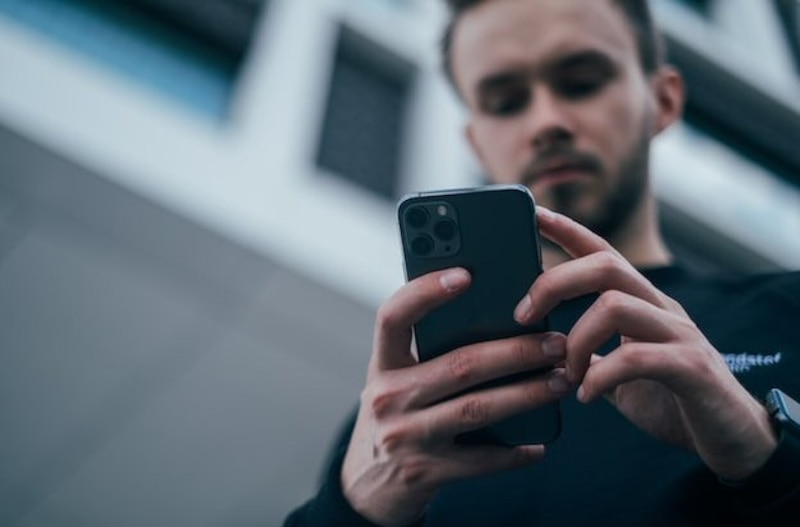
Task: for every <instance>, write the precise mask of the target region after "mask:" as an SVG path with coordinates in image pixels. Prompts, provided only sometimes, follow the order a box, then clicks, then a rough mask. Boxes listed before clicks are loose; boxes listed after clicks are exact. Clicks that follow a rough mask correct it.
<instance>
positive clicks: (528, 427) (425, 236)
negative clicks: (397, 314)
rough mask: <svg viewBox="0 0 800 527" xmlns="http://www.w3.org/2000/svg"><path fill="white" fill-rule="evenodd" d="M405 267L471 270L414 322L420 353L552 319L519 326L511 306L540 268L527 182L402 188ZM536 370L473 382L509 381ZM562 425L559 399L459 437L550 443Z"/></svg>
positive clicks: (540, 328) (539, 328) (410, 270)
mask: <svg viewBox="0 0 800 527" xmlns="http://www.w3.org/2000/svg"><path fill="white" fill-rule="evenodd" d="M397 218H398V223H399V228H400V238H401V242H402V247H403V255H404V265H405V274H406V279H407V280H412V279H414V278H416V277H418V276H421V275H423V274H427V273H430V272H432V271H438V270H441V269H447V268H450V267H463V268H465V269H467V270H468V271H469V272H470V273H471V275H472V282H471V285H470V287H469V288H468V289H467V290H466V291H464V292H463V293H461V294H460V295H459V296H457V297H456V298H455V299H453V300H452V301H450V302H448V303H446V304H444V305H442V306H440V307H438V308H436V309H434V310H433V311H431V312H430V313H429V314H428V315H426V316H425V317H424V318H423V319H422V320H420V321H419V322H418V323H417V324H416V325H415V326H414V328H413V329H414V341H415V345H416V348H417V353H418V355H419V360H420V361H426V360H430V359H432V358H434V357H438V356H440V355H442V354H444V353H447V352H449V351H452V350H454V349H456V348H459V347H461V346H465V345H467V344H473V343H476V342H483V341H489V340H497V339H503V338H507V337H513V336H517V335H523V334H526V333H540V332H544V331H547V329H548V323H547V320H546V319H545V320H542V321H540V322H538V323H536V324H534V325H531V326H521V325H520V324H518V323H517V322H516V321H515V320H514V308H515V307H516V305H517V303H518V302H519V301H520V299H522V297H523V296H524V295H525V293H526V292H527V291H528V289H529V288H530V286H531V284H533V282H534V280H536V277H537V276H539V274H540V273H541V272H542V263H541V248H540V244H539V235H538V229H537V226H536V215H535V203H534V198H533V195H532V194H531V192H530V191H529V190H528V189H527V188H526V187H524V186H522V185H486V186H481V187H476V188H466V189H456V190H447V191H433V192H421V193H415V194H409V195H406V196H404V197H403V198H402V199H401V200H400V202H399V203H398V206H397ZM541 373H544V372H543V371H532V372H526V373H524V374H517V375H513V376H509V377H504V378H501V379H497V380H495V381H492V382H490V383H487V384H484V385H480V386H477V387H475V388H473V389H484V388H486V387H488V386H492V385H497V384H498V383H503V382H512V381H514V380H518V379H521V378H524V377H526V376H530V375H537V374H541ZM560 431H561V412H560V407H559V403H558V402H557V401H556V402H552V403H549V404H547V405H545V406H542V407H540V408H537V409H535V410H532V411H529V412H525V413H522V414H518V415H516V416H512V417H510V418H508V419H506V420H504V421H502V422H499V423H496V424H494V425H492V426H490V427H487V428H485V429H481V430H476V431H473V432H469V433H467V434H464V435H462V436H460V437H459V438H457V440H458V442H460V443H470V444H476V443H480V444H486V443H490V444H500V445H507V446H512V445H521V444H538V443H549V442H551V441H553V440H554V439H556V438H557V437H558V435H559V433H560Z"/></svg>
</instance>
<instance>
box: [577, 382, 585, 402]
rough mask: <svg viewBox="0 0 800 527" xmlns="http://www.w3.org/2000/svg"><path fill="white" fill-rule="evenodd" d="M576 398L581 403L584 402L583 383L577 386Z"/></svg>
mask: <svg viewBox="0 0 800 527" xmlns="http://www.w3.org/2000/svg"><path fill="white" fill-rule="evenodd" d="M577 397H578V400H579V401H580V402H582V403H585V402H586V390H585V389H584V387H583V385H582V384H581V385H580V386H578V393H577Z"/></svg>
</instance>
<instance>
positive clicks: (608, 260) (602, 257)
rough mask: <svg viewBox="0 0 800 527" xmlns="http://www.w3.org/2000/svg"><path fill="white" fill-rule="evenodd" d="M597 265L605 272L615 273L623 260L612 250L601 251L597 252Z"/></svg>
mask: <svg viewBox="0 0 800 527" xmlns="http://www.w3.org/2000/svg"><path fill="white" fill-rule="evenodd" d="M595 258H596V260H597V262H596V265H597V266H598V267H599V268H600V269H601V270H602V271H604V272H607V273H609V272H610V273H613V272H616V271H618V270H619V269H620V266H621V264H622V260H621V259H620V257H619V256H618V255H617V254H616V253H613V252H611V251H601V252H598V253H596V256H595Z"/></svg>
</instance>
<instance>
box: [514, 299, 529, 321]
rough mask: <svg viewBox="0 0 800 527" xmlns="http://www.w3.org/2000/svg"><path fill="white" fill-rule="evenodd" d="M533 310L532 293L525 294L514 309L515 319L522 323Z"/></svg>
mask: <svg viewBox="0 0 800 527" xmlns="http://www.w3.org/2000/svg"><path fill="white" fill-rule="evenodd" d="M531 311H533V302H531V295H525V296H524V297H522V300H520V301H519V304H517V307H516V308H515V309H514V319H515V320H516V321H517V322H519V323H520V324H522V323H524V322H526V321H527V320H528V317H530V314H531Z"/></svg>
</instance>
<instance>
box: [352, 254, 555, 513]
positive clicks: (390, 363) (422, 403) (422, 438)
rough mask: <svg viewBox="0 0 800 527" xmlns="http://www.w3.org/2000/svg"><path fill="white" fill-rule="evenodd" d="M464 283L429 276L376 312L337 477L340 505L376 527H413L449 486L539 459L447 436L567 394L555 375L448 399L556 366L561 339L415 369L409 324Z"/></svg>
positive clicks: (488, 348)
mask: <svg viewBox="0 0 800 527" xmlns="http://www.w3.org/2000/svg"><path fill="white" fill-rule="evenodd" d="M469 283H470V276H469V273H468V272H467V271H466V270H464V269H460V268H457V269H449V270H445V271H439V272H435V273H431V274H428V275H425V276H422V277H420V278H417V279H415V280H413V281H410V282H409V283H407V284H406V285H404V286H403V287H402V288H400V289H399V290H398V291H397V292H396V293H395V294H394V295H393V296H392V297H391V298H390V299H389V300H388V301H387V302H386V303H385V304H384V305H383V306H381V308H380V310H379V311H378V316H377V320H376V324H375V336H374V342H373V350H372V357H371V359H370V363H369V368H368V373H367V382H366V386H365V388H364V390H363V392H362V394H361V405H360V409H359V412H358V417H357V419H356V424H355V428H354V430H353V435H352V438H351V439H350V444H349V446H348V450H347V454H346V456H345V459H344V465H343V467H342V474H341V479H342V489H343V492H344V495H345V497H346V498H347V500H348V501H349V502H350V504H351V505H352V506H353V508H354V509H355V510H356V511H357V512H358V513H360V514H361V515H363V516H364V517H365V518H367V519H369V520H370V521H372V522H374V523H376V524H379V525H385V526H403V525H409V524H412V523H414V522H415V521H416V520H418V519H419V518H420V517H422V515H423V514H424V513H425V509H426V507H427V506H428V504H429V502H430V501H431V499H432V498H433V496H434V495H435V494H436V492H437V491H438V490H439V489H440V488H441V486H442V485H443V484H444V483H446V482H448V481H453V480H457V479H463V478H468V477H473V476H480V475H485V474H490V473H494V472H499V471H502V470H507V469H512V468H518V467H522V466H525V465H529V464H532V463H535V462H536V461H538V460H539V459H541V457H542V456H543V455H544V446H542V445H525V446H518V447H513V448H511V447H500V446H466V445H460V444H456V443H455V437H456V436H457V435H459V434H461V433H463V432H467V431H471V430H476V429H479V428H483V427H484V426H487V425H489V424H492V423H495V422H498V421H501V420H502V419H504V418H506V417H509V416H511V415H513V414H516V413H519V412H523V411H526V410H531V409H533V408H536V407H538V406H541V405H543V404H546V403H548V402H551V401H553V400H554V399H557V398H559V397H560V396H562V395H564V394H565V393H566V392H567V391H569V390H570V386H569V384H568V383H567V381H566V379H565V377H564V370H563V368H561V367H557V368H555V369H554V370H552V371H551V372H549V373H548V374H546V375H543V376H539V377H536V378H532V379H530V380H525V381H521V382H517V383H514V384H509V385H503V386H500V387H494V388H491V389H486V390H481V391H474V392H469V393H466V394H460V395H458V396H457V397H454V395H455V394H459V393H460V392H462V391H463V390H465V389H467V388H470V387H473V386H475V385H478V384H481V383H483V382H486V381H489V380H492V379H496V378H498V377H503V376H505V375H509V374H513V373H518V372H524V371H528V370H533V369H538V368H542V367H545V366H549V365H560V364H561V363H562V361H563V360H564V357H565V351H564V350H565V337H564V336H563V335H561V334H559V333H544V334H539V335H526V336H522V337H515V338H509V339H505V340H498V341H492V342H484V343H479V344H474V345H470V346H465V347H463V348H459V349H457V350H454V351H452V352H449V353H447V354H445V355H442V356H440V357H437V358H435V359H433V360H430V361H427V362H423V363H418V361H417V359H416V358H415V357H414V354H413V352H412V329H411V328H412V326H413V324H414V323H416V322H417V321H418V320H420V319H421V318H422V317H423V316H424V315H425V314H426V313H428V312H429V311H430V310H432V309H433V308H435V307H437V306H439V305H441V304H443V303H445V302H447V301H449V300H451V299H452V298H454V297H456V296H457V295H458V294H459V293H461V292H463V291H464V290H466V289H467V288H468V287H469ZM509 316H511V314H509Z"/></svg>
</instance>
